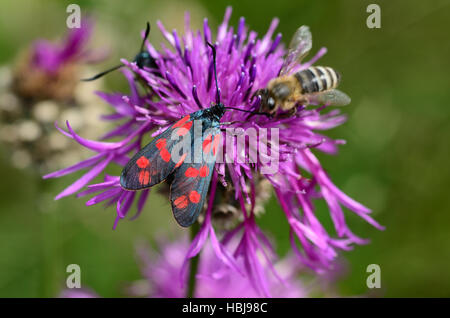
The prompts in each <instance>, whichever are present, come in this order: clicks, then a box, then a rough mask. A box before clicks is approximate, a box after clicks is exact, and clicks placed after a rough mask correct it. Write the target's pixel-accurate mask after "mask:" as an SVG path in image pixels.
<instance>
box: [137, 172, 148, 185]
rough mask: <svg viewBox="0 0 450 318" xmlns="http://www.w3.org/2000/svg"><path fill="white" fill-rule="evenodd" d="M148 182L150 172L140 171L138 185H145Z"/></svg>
mask: <svg viewBox="0 0 450 318" xmlns="http://www.w3.org/2000/svg"><path fill="white" fill-rule="evenodd" d="M149 182H150V172H148V171H147V170H142V171H141V172H139V183H140V184H142V185H146V184H148V183H149Z"/></svg>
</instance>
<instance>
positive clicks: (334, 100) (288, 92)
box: [254, 26, 351, 116]
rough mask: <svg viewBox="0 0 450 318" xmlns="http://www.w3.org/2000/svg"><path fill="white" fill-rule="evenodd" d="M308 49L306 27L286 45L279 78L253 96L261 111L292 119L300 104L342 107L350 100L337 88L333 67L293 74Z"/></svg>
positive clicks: (307, 30) (337, 76)
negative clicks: (258, 101) (278, 112)
mask: <svg viewBox="0 0 450 318" xmlns="http://www.w3.org/2000/svg"><path fill="white" fill-rule="evenodd" d="M311 47H312V36H311V32H310V31H309V28H308V27H307V26H301V27H300V28H298V29H297V31H296V32H295V34H294V36H293V38H292V40H291V43H290V44H289V48H288V52H287V55H286V58H285V60H284V63H283V66H282V68H281V70H280V73H279V77H276V78H274V79H272V80H271V81H270V82H269V84H268V85H267V87H266V88H263V89H259V90H257V91H256V92H255V94H254V96H260V97H261V107H260V110H261V111H262V112H265V113H269V114H272V115H273V114H275V113H276V112H277V111H278V110H279V109H281V110H282V113H283V114H286V115H288V116H292V115H294V114H295V112H296V110H297V106H299V105H309V104H316V105H317V104H326V105H333V106H344V105H347V104H349V103H350V101H351V100H350V97H348V96H347V95H346V94H345V93H343V92H341V91H339V90H337V89H336V87H337V86H338V85H339V82H340V79H341V76H340V74H339V73H338V72H337V71H335V70H334V69H333V68H331V67H327V66H310V67H308V68H306V69H303V70H301V71H295V69H296V67H298V66H299V63H300V62H301V61H302V59H303V58H304V57H305V56H306V55H307V54H308V52H309V51H310V50H311Z"/></svg>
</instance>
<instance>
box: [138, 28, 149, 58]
mask: <svg viewBox="0 0 450 318" xmlns="http://www.w3.org/2000/svg"><path fill="white" fill-rule="evenodd" d="M149 34H150V22H147V27H146V28H145V35H144V39H142V44H141V51H140V52H142V51H144V45H145V41H147V38H148V35H149Z"/></svg>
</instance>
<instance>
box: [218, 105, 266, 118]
mask: <svg viewBox="0 0 450 318" xmlns="http://www.w3.org/2000/svg"><path fill="white" fill-rule="evenodd" d="M224 108H225V109H233V110H238V111H240V112H244V113H249V114H252V115H264V116H267V117H269V118H271V117H272V115H270V114H268V113H264V112H252V111H250V110H245V109H240V108H235V107H224Z"/></svg>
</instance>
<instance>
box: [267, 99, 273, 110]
mask: <svg viewBox="0 0 450 318" xmlns="http://www.w3.org/2000/svg"><path fill="white" fill-rule="evenodd" d="M267 106H268V107H269V109H270V110H272V109H274V108H275V100H274V99H273V98H272V97H269V98H268V99H267Z"/></svg>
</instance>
